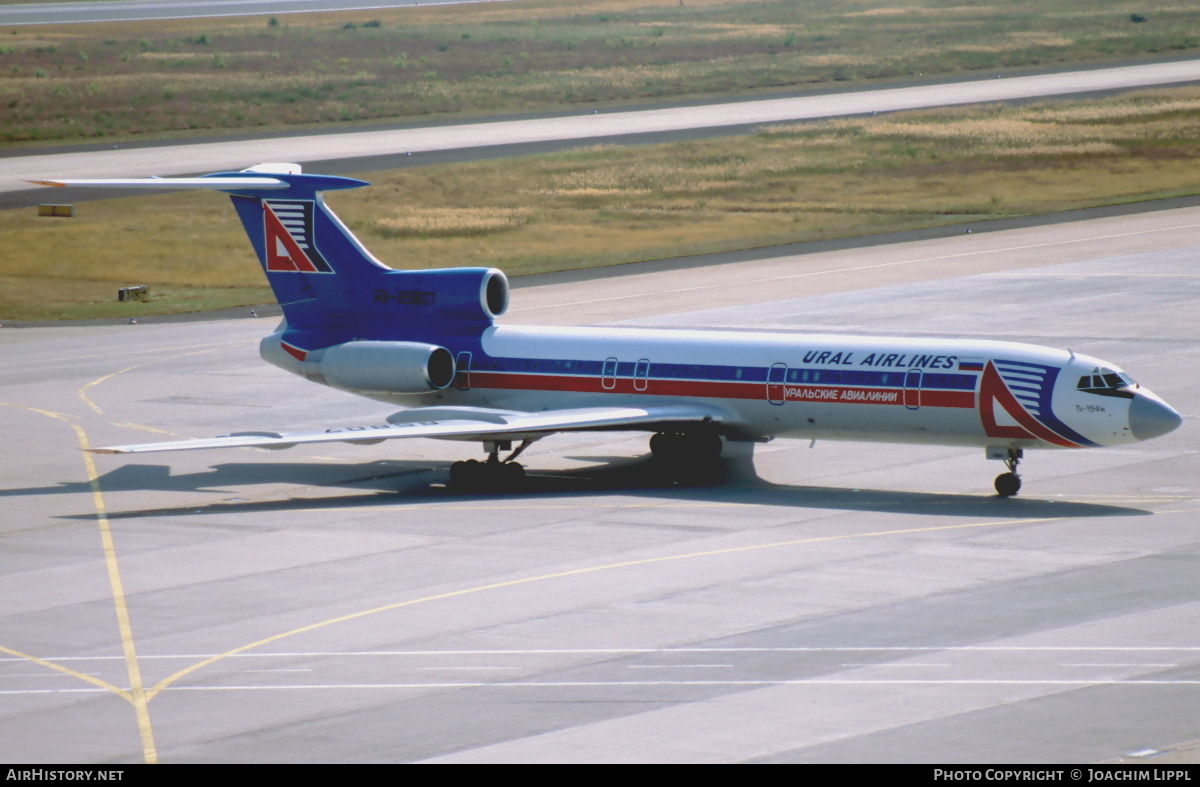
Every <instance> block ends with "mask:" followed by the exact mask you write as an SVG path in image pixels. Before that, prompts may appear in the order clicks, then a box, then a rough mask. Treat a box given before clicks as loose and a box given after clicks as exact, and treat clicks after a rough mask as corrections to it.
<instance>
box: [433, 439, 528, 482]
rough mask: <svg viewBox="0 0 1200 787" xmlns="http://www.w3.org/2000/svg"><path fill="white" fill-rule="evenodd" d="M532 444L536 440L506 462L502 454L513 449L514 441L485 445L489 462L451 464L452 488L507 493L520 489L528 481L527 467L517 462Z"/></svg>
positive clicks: (526, 441)
mask: <svg viewBox="0 0 1200 787" xmlns="http://www.w3.org/2000/svg"><path fill="white" fill-rule="evenodd" d="M532 443H533V441H532V440H525V441H524V442H522V443H521V444H520V445H519V446H517V450H515V451H513V452H512V453H511V454H509V455H508V458H506V459H504V460H501V459H500V452H501V451H508V450H511V449H512V443H511V442H509V441H508V440H498V441H495V442H487V443H484V444H483V447H484V449H485V450H486V451H487V452H488V458H487V459H486V460H485V461H483V462H479V461H476V460H474V459H468V460H467V461H465V462H455V463H454V464H452V465H450V486H451V487H453V488H455V489H462V490H473V491H475V490H477V491H494V492H507V491H512V490H514V489H517V488H519V487H520V486H521V484H522V483H523V482H524V481H525V468H524V467H523V466H522V465H521V463H520V462H514V461H513V460H514V459H516V458H517V456H518V455H519V454H520V453H521V452H522V451H524V450H525V449H526V448H528V447H529V446H530V445H531V444H532Z"/></svg>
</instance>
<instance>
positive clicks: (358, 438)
mask: <svg viewBox="0 0 1200 787" xmlns="http://www.w3.org/2000/svg"><path fill="white" fill-rule="evenodd" d="M417 419H420V420H417ZM388 420H389V421H391V423H387V424H378V425H372V426H351V427H334V428H330V429H325V430H322V431H312V432H290V433H289V432H237V433H235V434H230V435H225V436H223V437H210V438H201V439H197V440H176V441H171V442H162V443H140V444H137V445H117V446H109V447H105V448H90V449H88V450H89V451H91V452H92V453H97V454H141V453H150V452H154V451H191V450H196V449H200V448H269V449H282V448H292V447H293V446H297V445H307V444H311V443H355V444H359V445H372V444H374V443H379V442H382V441H384V440H394V439H398V438H401V437H435V438H443V439H451V440H526V439H537V438H539V437H544V436H546V435H548V434H552V433H554V432H580V431H601V430H612V431H621V430H646V431H657V430H658V429H659V428H663V427H669V426H672V425H674V426H681V425H685V424H714V423H719V422H720V421H721V420H722V417H721V413H720V412H719V411H718V410H716V409H715V408H708V407H703V406H699V405H693V404H663V405H650V406H646V407H585V408H578V409H572V410H548V411H545V412H523V411H519V410H493V409H489V408H481V407H418V408H414V409H412V410H404V411H401V412H399V413H397V414H396V415H394V416H392V417H391V418H390V419H388Z"/></svg>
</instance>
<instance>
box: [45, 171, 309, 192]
mask: <svg viewBox="0 0 1200 787" xmlns="http://www.w3.org/2000/svg"><path fill="white" fill-rule="evenodd" d="M29 182H30V183H36V184H38V185H39V186H57V187H60V188H61V187H64V186H95V187H98V188H104V187H109V188H130V189H209V190H212V191H228V190H231V189H233V190H238V191H243V190H246V189H255V190H257V189H265V190H275V189H286V188H288V185H289V184H288V183H287V182H285V181H282V180H279V179H278V178H263V177H254V176H249V177H247V176H241V177H238V176H236V175H230V176H220V177H215V178H80V179H68V180H31V181H29Z"/></svg>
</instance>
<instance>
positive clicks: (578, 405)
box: [39, 164, 1181, 497]
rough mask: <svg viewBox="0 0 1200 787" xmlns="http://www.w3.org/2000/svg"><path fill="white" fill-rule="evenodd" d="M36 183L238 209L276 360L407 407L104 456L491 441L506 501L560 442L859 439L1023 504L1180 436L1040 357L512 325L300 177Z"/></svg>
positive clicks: (319, 183) (329, 182)
mask: <svg viewBox="0 0 1200 787" xmlns="http://www.w3.org/2000/svg"><path fill="white" fill-rule="evenodd" d="M39 182H41V183H43V184H44V185H50V186H66V185H72V186H82V185H92V186H106V187H113V186H124V187H134V188H137V187H144V188H168V189H212V190H217V191H224V192H227V193H229V194H230V195H231V196H232V199H233V204H234V207H235V208H236V209H237V212H238V215H239V217H240V218H241V220H242V222H243V224H244V226H245V228H246V232H247V234H248V235H249V236H250V242H251V244H252V245H253V246H254V250H255V252H257V254H258V258H259V261H260V262H261V263H262V266H263V269H264V270H265V271H266V275H267V280H268V281H269V282H270V284H271V287H272V289H273V290H274V292H275V296H276V298H277V299H278V300H279V303H280V305H281V306H282V307H283V314H284V321H283V323H282V324H281V325H280V326H279V327H278V328H277V329H276V330H275V331H274V332H273V333H271V334H269V335H268V336H266V337H265V338H264V339H263V340H262V343H261V346H260V352H261V354H262V357H263V358H264V359H266V360H267V361H268V362H270V363H273V364H275V365H276V366H279V367H281V368H283V369H286V370H287V371H289V372H292V373H294V374H298V375H300V376H302V377H305V378H307V379H309V380H311V381H313V382H318V383H322V384H324V385H329V386H332V387H334V388H339V389H342V390H345V391H349V392H351V393H355V394H360V395H362V396H367V397H370V398H372V399H376V400H379V401H382V402H387V403H389V404H396V405H403V406H406V407H407V408H408V409H404V410H400V411H399V412H397V413H395V414H394V415H392V416H390V417H389V418H387V423H386V424H380V425H377V426H367V427H355V428H330V429H327V430H325V431H319V432H293V433H279V432H251V433H237V434H231V435H227V436H224V437H215V438H210V439H199V440H183V441H175V442H162V443H148V444H139V445H124V446H114V447H109V448H98V449H94V450H96V451H97V452H98V453H119V454H125V453H143V452H149V451H177V450H187V449H197V448H230V447H239V446H257V447H262V448H290V447H292V446H295V445H300V444H311V443H322V442H331V441H336V442H349V443H376V442H379V441H382V440H387V439H393V438H400V437H434V438H443V439H453V440H468V441H478V442H481V443H483V446H484V449H485V451H486V452H487V453H488V459H487V460H486V461H484V462H478V461H475V460H471V461H466V462H455V463H454V464H453V465H452V466H451V468H450V478H451V482H452V484H454V485H458V486H465V487H472V486H475V487H479V486H486V487H488V488H493V489H494V488H503V487H505V486H508V485H513V484H516V483H517V482H519V481H520V479H521V477H522V476H523V475H524V469H523V468H522V467H521V465H520V464H518V463H517V462H515V461H514V459H515V458H516V457H517V456H518V455H519V454H520V453H521V452H522V451H523V450H524V449H525V448H526V447H527V446H528V445H529V444H530V443H532V442H533V441H535V440H538V439H541V438H543V437H545V436H547V435H550V434H553V433H555V432H571V431H601V430H617V431H645V432H649V433H652V435H653V436H652V437H651V438H650V449H651V451H652V453H653V454H654V457H655V459H656V461H658V462H660V463H661V464H663V465H666V466H673V467H677V468H681V472H688V471H687V470H686V469H683V468H693V467H696V466H697V465H699V464H703V463H704V462H705V461H708V462H710V463H711V462H712V461H713V460H715V459H716V457H717V456H718V455H719V454H720V453H721V451H722V448H723V446H724V445H725V443H726V442H727V441H746V442H750V443H753V442H763V441H766V440H770V439H772V438H774V437H800V438H805V439H821V440H862V441H881V442H895V443H922V444H933V445H949V446H978V447H981V448H983V449H985V455H986V456H987V458H989V459H997V460H1002V461H1004V462H1005V463H1006V465H1007V467H1008V472H1005V473H1003V474H1001V475H1000V476H998V477H997V478H996V484H995V485H996V491H997V493H999V494H1000V495H1002V496H1005V497H1007V496H1010V495H1014V494H1016V493H1017V492H1018V491H1019V490H1020V487H1021V480H1020V477H1019V476H1018V475H1017V473H1016V470H1017V464H1018V462H1019V461H1020V459H1021V458H1022V456H1023V452H1024V450H1025V449H1027V448H1085V447H1088V448H1092V447H1105V446H1115V445H1124V444H1128V443H1132V442H1136V441H1139V440H1149V439H1151V438H1154V437H1158V436H1159V435H1163V434H1166V433H1167V432H1170V431H1172V430H1173V429H1175V428H1177V427H1178V426H1179V425H1180V423H1181V418H1180V416H1179V414H1178V413H1177V412H1176V411H1175V410H1174V409H1172V408H1171V407H1170V406H1169V405H1168V404H1167V403H1166V402H1164V401H1163V400H1162V399H1160V398H1159V397H1158V396H1156V395H1155V394H1153V393H1152V392H1151V391H1149V390H1148V389H1146V388H1144V387H1142V386H1140V385H1138V384H1137V383H1135V382H1134V381H1133V380H1131V379H1130V378H1129V377H1128V376H1127V375H1126V374H1124V372H1122V371H1121V370H1120V369H1119V368H1118V367H1116V366H1115V365H1113V364H1111V363H1108V362H1107V361H1102V360H1100V359H1098V358H1091V357H1088V356H1085V355H1081V354H1077V353H1074V352H1071V351H1069V350H1057V349H1052V348H1049V347H1039V346H1036V345H1030V344H1016V343H1011V342H997V341H976V340H954V339H936V340H931V339H906V338H890V337H861V336H857V337H850V336H837V335H825V334H780V333H766V332H753V331H695V330H662V329H638V328H529V327H525V328H523V327H516V326H506V325H497V324H496V318H498V317H500V316H501V315H503V314H504V312H505V310H506V308H507V306H508V299H509V290H508V280H507V279H506V278H505V276H504V274H503V273H502V272H501V271H499V270H496V269H494V268H491V269H488V268H452V269H443V270H426V271H403V270H393V269H391V268H389V267H387V266H386V265H384V264H382V263H381V262H379V261H378V260H376V259H375V258H374V257H373V256H371V254H370V253H369V252H368V251H367V250H366V249H365V248H364V247H363V246H362V244H361V243H359V241H358V239H357V238H355V237H354V236H353V234H351V232H350V230H349V229H348V228H347V227H346V226H345V225H344V224H343V223H342V222H341V221H340V220H339V219H338V218H337V216H335V215H334V214H333V212H332V211H331V210H330V209H329V208H328V207H327V206H326V204H325V202H324V200H323V199H322V192H325V191H332V190H337V189H348V188H357V187H360V186H365V185H368V184H366V183H364V182H363V181H360V180H353V179H350V178H341V177H333V176H325V175H306V174H302V173H301V171H300V167H299V166H297V165H295V164H260V165H258V166H256V167H251V168H250V169H248V170H244V171H242V172H223V173H214V174H211V175H205V176H202V177H198V178H134V179H115V180H113V179H110V180H59V181H39ZM514 443H517V444H518V445H517V448H516V449H515V450H514V449H513V448H512V446H513V444H514ZM502 451H504V452H507V456H505V457H501V455H500V454H501V452H502Z"/></svg>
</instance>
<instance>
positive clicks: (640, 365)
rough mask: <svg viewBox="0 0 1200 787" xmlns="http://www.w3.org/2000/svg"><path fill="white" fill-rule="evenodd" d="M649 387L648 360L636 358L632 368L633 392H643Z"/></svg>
mask: <svg viewBox="0 0 1200 787" xmlns="http://www.w3.org/2000/svg"><path fill="white" fill-rule="evenodd" d="M649 385H650V359H649V358H638V362H637V363H636V364H635V365H634V367H633V390H635V391H644V390H646V388H647V387H648V386H649Z"/></svg>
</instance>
